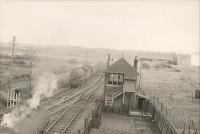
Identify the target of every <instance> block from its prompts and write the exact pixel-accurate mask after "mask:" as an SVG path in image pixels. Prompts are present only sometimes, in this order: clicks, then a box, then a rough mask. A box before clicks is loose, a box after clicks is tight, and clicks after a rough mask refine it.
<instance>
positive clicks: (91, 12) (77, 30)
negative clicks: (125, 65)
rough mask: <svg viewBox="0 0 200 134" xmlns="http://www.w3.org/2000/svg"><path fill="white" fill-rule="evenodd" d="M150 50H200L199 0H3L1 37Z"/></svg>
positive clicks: (4, 38) (0, 10) (0, 22)
mask: <svg viewBox="0 0 200 134" xmlns="http://www.w3.org/2000/svg"><path fill="white" fill-rule="evenodd" d="M13 35H16V36H17V42H20V43H31V44H40V45H79V46H85V47H97V48H116V49H129V50H145V51H166V52H171V51H174V52H179V53H194V52H197V51H198V50H199V1H195V0H177V1H171V0H162V1H159V0H151V1H145V0H144V1H143V2H140V1H137V0H132V1H125V2H123V1H109V2H106V1H103V2H98V1H93V2H92V1H76V2H73V1H60V2H59V1H42V2H37V1H29V2H25V1H17V2H14V1H10V2H5V1H4V2H2V1H1V2H0V41H2V42H9V41H10V40H11V38H12V36H13Z"/></svg>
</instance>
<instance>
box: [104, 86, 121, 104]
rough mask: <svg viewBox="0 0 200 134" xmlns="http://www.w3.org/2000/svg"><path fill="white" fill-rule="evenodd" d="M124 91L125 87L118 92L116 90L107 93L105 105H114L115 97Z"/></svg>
mask: <svg viewBox="0 0 200 134" xmlns="http://www.w3.org/2000/svg"><path fill="white" fill-rule="evenodd" d="M122 93H123V88H122V89H119V90H118V91H117V92H115V93H114V94H112V95H108V94H106V98H105V106H108V107H112V105H113V100H114V99H115V98H117V97H118V96H119V95H121V94H122Z"/></svg>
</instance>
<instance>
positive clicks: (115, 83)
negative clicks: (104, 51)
mask: <svg viewBox="0 0 200 134" xmlns="http://www.w3.org/2000/svg"><path fill="white" fill-rule="evenodd" d="M136 60H137V59H136ZM134 63H135V64H137V61H134ZM134 67H135V68H134ZM134 67H132V66H131V65H130V64H129V63H128V62H127V61H126V60H125V58H124V57H121V58H120V59H119V60H117V61H116V62H114V63H113V64H112V65H110V66H109V68H107V69H106V71H105V81H104V100H105V106H106V107H107V108H112V109H113V110H126V111H133V110H135V107H136V94H135V92H136V90H137V87H138V72H137V65H134Z"/></svg>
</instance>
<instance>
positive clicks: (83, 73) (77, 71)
mask: <svg viewBox="0 0 200 134" xmlns="http://www.w3.org/2000/svg"><path fill="white" fill-rule="evenodd" d="M92 73H93V70H92V66H90V65H81V66H78V67H75V68H74V69H72V70H71V72H70V80H69V83H70V86H71V87H72V88H75V87H78V86H79V85H81V84H82V83H83V82H84V81H86V80H87V79H88V78H89V77H90V76H91V75H92Z"/></svg>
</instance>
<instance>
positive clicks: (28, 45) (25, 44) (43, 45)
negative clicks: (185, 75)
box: [0, 42, 200, 55]
mask: <svg viewBox="0 0 200 134" xmlns="http://www.w3.org/2000/svg"><path fill="white" fill-rule="evenodd" d="M1 43H3V44H9V43H11V42H0V44H1ZM16 44H20V46H21V47H80V48H87V49H106V50H115V51H139V52H152V53H176V54H185V55H192V54H199V53H200V50H197V51H196V52H191V53H189V52H185V53H184V52H175V51H153V50H138V49H120V48H109V47H107V48H106V47H88V46H83V45H69V44H66V45H64V44H51V45H48V44H33V43H22V42H16ZM20 46H17V45H16V47H20Z"/></svg>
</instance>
